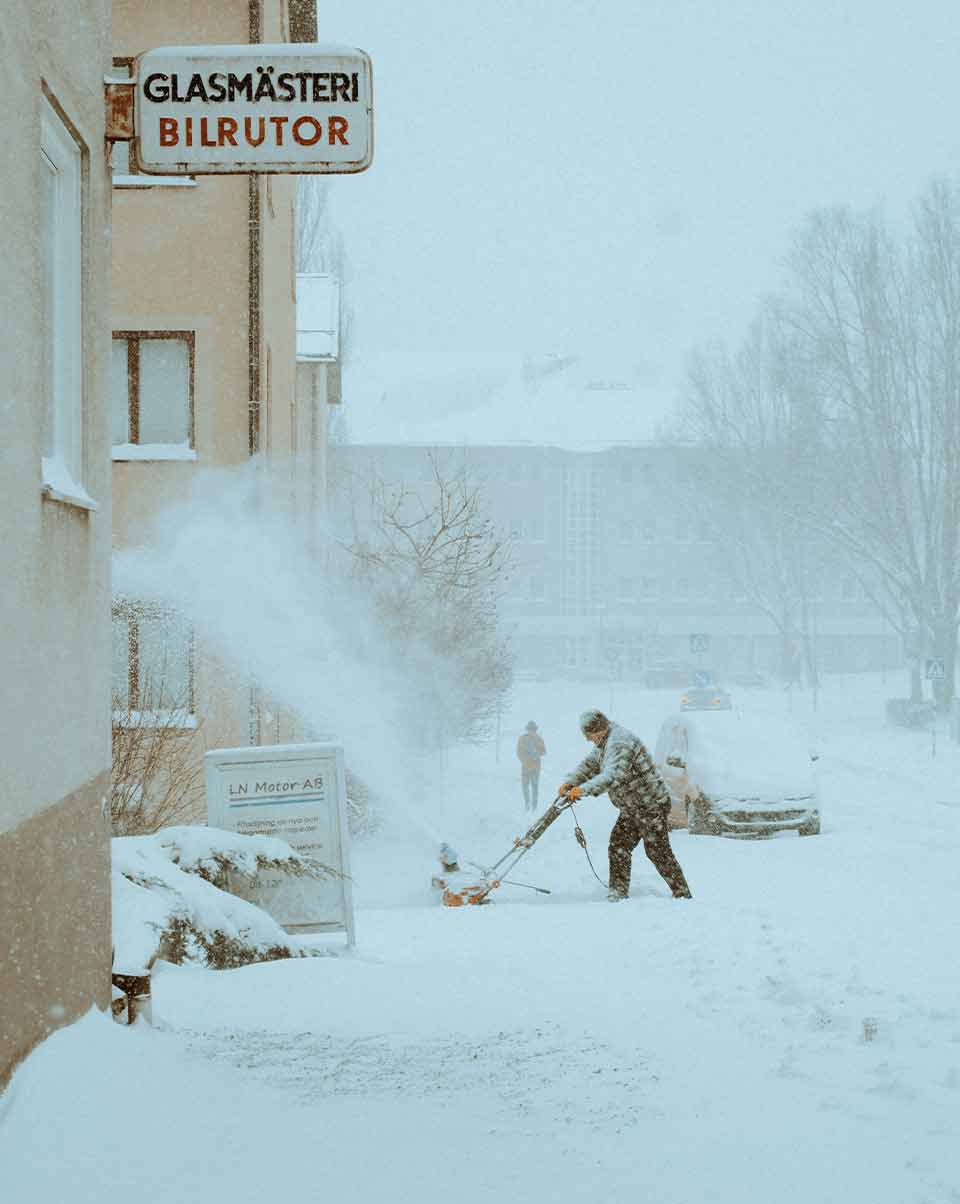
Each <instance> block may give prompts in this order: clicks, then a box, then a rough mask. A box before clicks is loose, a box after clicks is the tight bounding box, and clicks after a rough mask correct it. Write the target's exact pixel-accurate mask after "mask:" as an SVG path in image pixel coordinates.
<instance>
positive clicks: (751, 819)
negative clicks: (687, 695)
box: [654, 712, 820, 839]
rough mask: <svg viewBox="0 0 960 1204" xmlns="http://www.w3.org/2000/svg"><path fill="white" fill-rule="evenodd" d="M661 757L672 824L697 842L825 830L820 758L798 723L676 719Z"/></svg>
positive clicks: (664, 733) (663, 733) (667, 729)
mask: <svg viewBox="0 0 960 1204" xmlns="http://www.w3.org/2000/svg"><path fill="white" fill-rule="evenodd" d="M654 759H655V760H656V763H657V768H658V770H659V771H660V774H661V776H662V777H663V780H664V781H665V782H666V785H667V789H668V790H669V791H670V798H671V802H672V807H671V823H673V824H674V825H677V824H679V823H680V822H682V821H685V823H686V827H687V829H688V831H689V832H691V833H692V834H693V835H695V836H735V837H740V838H743V839H759V838H762V837H766V836H773V835H775V834H776V833H778V832H790V831H794V832H797V833H798V834H799V835H800V836H815V835H816V834H817V833H818V832H819V831H820V799H819V792H818V789H817V781H816V776H815V774H814V768H813V762H814V760H815V759H816V758H815V756H813V755H812V753H811V751H810V749H809V748H808V747H807V745H806V743H805V742H804V740H803V738H802V737H801V735H800V734H799V733H798V732H797V730H796V729H795V728H794V727H792V726H791V725H790V724H787V723H784V722H782V721H780V720H776V719H769V718H766V717H761V716H753V715H751V716H749V717H740V716H738V715H735V714H734V713H732V712H727V713H726V714H722V715H711V716H710V717H709V718H708V717H707V716H705V715H696V714H690V713H684V714H680V715H671V716H670V717H669V718H668V719H665V720H664V722H663V724H662V725H661V728H660V733H659V735H658V737H657V743H656V747H655V750H654Z"/></svg>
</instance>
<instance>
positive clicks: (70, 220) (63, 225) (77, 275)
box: [37, 89, 97, 510]
mask: <svg viewBox="0 0 960 1204" xmlns="http://www.w3.org/2000/svg"><path fill="white" fill-rule="evenodd" d="M37 151H38V152H39V153H38V157H37V165H38V168H39V170H40V171H49V172H50V173H51V174H52V176H53V178H54V181H55V183H54V187H55V193H54V201H53V212H52V214H51V219H52V228H51V229H52V245H51V246H50V248H49V251H50V255H51V256H52V262H53V271H52V273H51V275H52V285H51V295H50V297H49V298H47V296H46V290H47V283H48V282H47V280H46V279H44V280H42V281H41V294H42V295H43V297H44V302H45V303H47V302H49V307H50V308H49V314H48V325H49V328H50V332H52V333H51V337H50V338H49V342H48V343H47V344H46V345H45V346H44V350H43V356H44V365H45V368H48V369H49V371H48V372H47V371H45V372H44V379H43V382H42V386H41V388H42V392H43V394H44V396H43V414H44V430H43V437H42V445H41V448H40V471H41V479H42V493H43V496H44V497H46V498H50V499H52V500H53V501H58V502H66V503H68V504H70V505H73V506H76V507H78V508H79V509H82V510H96V509H97V503H96V502H95V501H94V500H93V498H92V497H90V495H89V494H88V493H87V491H86V489H85V487H84V479H85V476H86V430H85V427H86V408H87V407H86V400H87V388H86V380H85V372H86V360H85V356H84V353H83V343H84V311H85V303H86V298H85V290H84V287H83V274H84V264H85V260H86V247H85V235H86V220H85V217H86V205H87V197H86V193H87V165H88V159H87V148H86V146H85V145H84V143H83V141H82V140H81V139H80V138H79V137H78V136H77V134H76V132H75V130H74V129H73V127H72V125H71V124H70V122H69V121H68V119H67V117H66V115H65V114H64V113H63V112H62V110H61V109H60V107H59V105H58V104H57V103H56V101H55V99H54V98H53V96H52V95H50V94H49V93H48V92H47V91H46V89H44V91H43V92H42V94H41V98H40V138H39V141H38V144H37ZM42 187H43V184H41V188H42ZM39 212H40V214H41V217H40V238H41V240H43V239H45V238H46V237H47V234H48V230H47V229H46V227H45V225H44V206H43V204H42V203H41V205H40V207H39ZM45 337H46V335H45ZM48 356H49V357H50V362H49V364H47V357H48ZM48 387H49V395H48ZM48 435H49V440H50V442H49V446H48V443H47V439H48ZM48 453H49V454H48Z"/></svg>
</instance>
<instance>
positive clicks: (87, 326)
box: [0, 0, 111, 1085]
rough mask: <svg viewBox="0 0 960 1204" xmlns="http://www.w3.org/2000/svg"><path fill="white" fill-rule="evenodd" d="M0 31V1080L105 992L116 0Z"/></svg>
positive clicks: (11, 17)
mask: <svg viewBox="0 0 960 1204" xmlns="http://www.w3.org/2000/svg"><path fill="white" fill-rule="evenodd" d="M2 48H3V49H2V57H3V70H4V78H5V80H6V84H7V88H8V92H9V101H10V111H11V113H15V114H16V120H15V121H11V122H10V123H9V124H8V128H7V129H6V131H5V134H4V162H5V163H6V164H8V169H7V170H5V172H4V186H3V189H2V191H0V223H2V226H3V230H4V262H3V271H2V273H0V304H2V309H3V323H4V330H3V338H2V339H0V380H2V382H3V383H2V386H0V398H2V402H0V404H2V408H3V411H4V414H5V417H6V422H5V432H4V439H3V441H2V446H0V507H2V512H3V516H4V531H3V541H2V551H0V564H2V569H3V588H2V589H0V650H2V664H3V677H4V688H3V690H2V691H0V732H2V737H0V739H2V752H0V1001H2V1003H0V1085H2V1083H3V1081H4V1080H5V1078H6V1077H7V1076H8V1075H9V1073H10V1071H11V1070H12V1068H13V1067H14V1066H15V1065H16V1063H17V1062H18V1061H19V1060H20V1059H21V1058H22V1057H23V1056H24V1055H25V1054H26V1053H27V1052H29V1050H30V1049H31V1048H32V1047H33V1045H35V1044H36V1043H37V1042H38V1041H39V1040H41V1039H42V1038H43V1037H44V1036H45V1035H46V1034H47V1033H49V1032H50V1031H51V1030H52V1029H53V1028H55V1027H56V1026H57V1025H59V1024H62V1023H65V1022H67V1021H70V1020H72V1019H74V1018H75V1017H76V1016H78V1015H79V1014H81V1013H82V1012H84V1011H85V1010H86V1009H87V1008H89V1007H90V1006H91V1005H94V1004H96V1005H98V1006H101V1007H106V1006H107V1004H108V1002H109V998H110V926H109V925H110V915H109V908H110V900H109V844H108V832H107V825H106V822H105V817H104V810H103V803H104V800H105V796H106V793H107V789H108V780H109V768H110V685H109V663H110V662H109V657H110V599H109V556H110V522H111V509H110V468H109V447H108V435H107V412H106V406H105V404H104V397H105V395H106V392H107V389H106V376H107V363H108V354H109V329H108V326H107V322H106V317H105V315H106V313H107V311H108V308H109V299H108V288H109V274H108V272H109V266H108V265H109V253H110V251H109V227H110V181H109V175H108V170H107V164H106V159H105V154H104V103H103V75H104V73H105V72H106V71H107V70H109V67H110V7H109V3H107V0H85V3H84V4H83V5H82V6H71V5H68V6H64V5H61V4H56V3H53V2H52V0H50V2H48V3H36V2H28V0H4V3H3V42H2ZM51 138H53V139H54V141H56V140H57V139H59V145H60V148H61V149H62V150H63V153H64V155H65V156H66V158H65V160H64V161H63V162H60V161H59V160H58V158H57V153H58V152H57V149H56V147H55V146H54V145H53V144H52V143H50V139H51ZM67 160H69V162H68V161H67ZM71 181H72V183H71ZM64 238H66V239H67V240H68V242H69V245H68V246H67V250H68V251H70V252H71V254H72V251H75V267H76V270H75V272H73V269H72V268H71V263H72V262H73V260H72V258H71V255H67V256H64V255H61V253H60V251H59V250H58V246H57V245H54V243H55V240H56V239H64ZM71 248H72V251H71ZM71 273H73V274H72V275H71ZM71 348H72V349H73V352H71ZM73 353H75V355H74V356H73V358H72V359H71V360H70V362H69V363H68V362H66V361H67V358H68V357H69V356H70V355H71V354H73ZM61 360H63V363H61ZM54 390H55V391H56V399H55V402H54V400H53V395H54V394H53V391H54ZM48 409H49V414H50V415H51V416H50V417H49V419H48ZM48 423H49V425H48ZM48 444H49V445H48ZM68 444H69V446H67V445H68ZM68 461H69V462H70V463H69V465H68V464H67V462H68ZM67 468H68V469H69V471H67Z"/></svg>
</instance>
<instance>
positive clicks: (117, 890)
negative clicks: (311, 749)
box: [113, 827, 336, 973]
mask: <svg viewBox="0 0 960 1204" xmlns="http://www.w3.org/2000/svg"><path fill="white" fill-rule="evenodd" d="M264 870H271V871H273V872H275V873H280V874H286V875H290V876H292V877H298V878H301V877H311V878H327V877H332V876H334V875H335V874H336V871H335V870H332V869H330V868H329V867H328V866H325V865H323V864H322V863H321V862H318V861H315V860H314V859H313V858H310V857H304V856H302V855H301V854H299V853H297V852H296V851H295V850H294V849H292V848H291V847H290V846H289V845H288V844H286V843H285V842H284V841H282V840H278V839H276V838H275V837H270V836H239V835H237V834H235V833H233V832H223V831H219V830H218V829H215V828H200V827H196V828H194V827H173V828H165V829H163V830H162V831H160V832H157V833H155V834H153V835H150V836H123V837H115V838H114V840H113V945H114V951H115V952H114V969H115V971H117V972H119V973H139V972H142V971H143V969H144V968H145V967H146V966H148V965H149V964H150V962H151V961H152V960H153V959H154V958H156V957H161V958H163V959H164V960H165V961H169V962H174V963H176V964H178V965H179V964H181V963H183V962H194V963H197V964H199V965H204V966H209V967H211V968H213V969H218V970H220V969H229V968H232V967H235V966H242V965H247V964H249V963H250V962H259V961H274V960H277V959H278V958H286V957H307V956H311V955H312V954H313V953H314V950H312V949H310V948H308V947H305V946H303V945H302V944H301V942H299V941H298V940H297V939H296V938H295V937H292V936H290V935H289V934H288V933H287V932H285V931H284V930H283V928H281V927H280V925H279V924H278V923H277V922H276V921H275V920H274V919H272V918H271V917H270V916H269V915H267V913H266V912H265V911H262V910H261V909H260V908H259V907H256V906H254V905H253V904H252V903H248V902H247V901H246V900H244V899H240V898H238V897H236V896H235V895H232V894H230V893H228V891H227V889H226V888H227V886H228V884H229V881H230V879H231V877H234V876H236V877H237V878H239V879H240V880H241V881H242V880H246V881H251V880H252V879H253V878H254V877H255V876H256V875H257V874H258V873H261V872H263V871H264Z"/></svg>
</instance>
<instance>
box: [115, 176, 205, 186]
mask: <svg viewBox="0 0 960 1204" xmlns="http://www.w3.org/2000/svg"><path fill="white" fill-rule="evenodd" d="M113 186H114V188H196V186H197V181H196V180H195V179H194V177H193V176H146V175H115V176H114V177H113Z"/></svg>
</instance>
